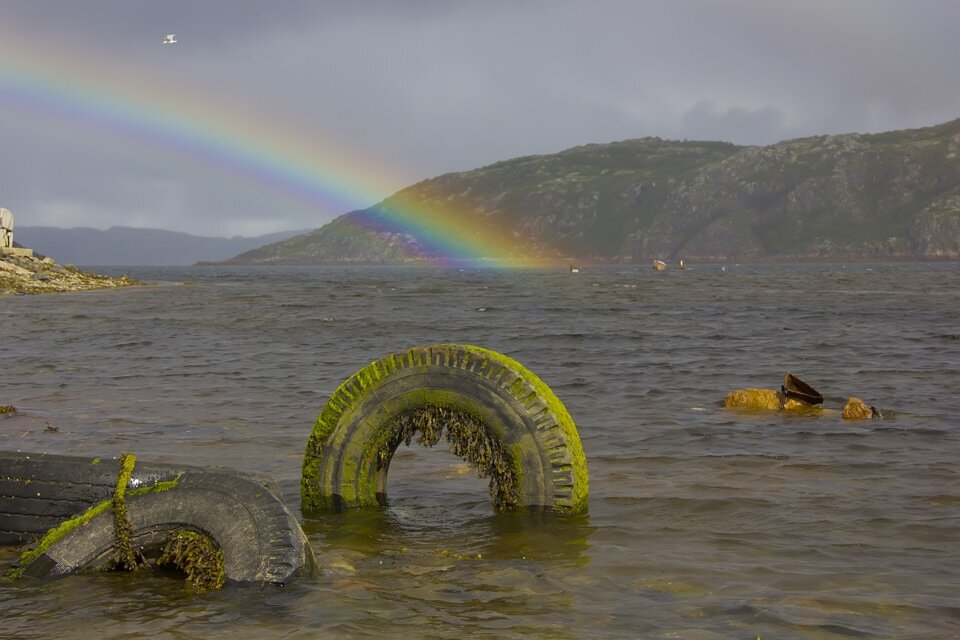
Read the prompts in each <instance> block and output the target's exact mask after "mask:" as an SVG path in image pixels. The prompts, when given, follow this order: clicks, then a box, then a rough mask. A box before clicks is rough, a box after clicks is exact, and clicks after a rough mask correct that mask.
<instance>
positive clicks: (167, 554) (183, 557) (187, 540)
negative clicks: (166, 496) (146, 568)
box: [157, 529, 226, 592]
mask: <svg viewBox="0 0 960 640" xmlns="http://www.w3.org/2000/svg"><path fill="white" fill-rule="evenodd" d="M223 562H224V560H223V551H222V550H221V549H220V547H218V546H217V543H216V542H215V541H214V540H213V539H212V538H210V537H209V536H207V535H206V534H203V533H198V532H196V531H191V530H189V529H177V530H175V531H173V532H172V533H171V534H170V536H169V537H168V538H167V541H166V543H165V544H164V547H163V552H162V553H161V554H160V557H159V558H157V566H158V567H174V568H176V569H179V570H180V571H182V572H183V573H184V574H186V577H187V583H188V584H189V585H190V586H191V587H193V588H194V589H196V590H197V591H201V592H202V591H211V590H215V589H220V588H222V587H223V585H224V583H225V582H226V573H225V571H224V565H223Z"/></svg>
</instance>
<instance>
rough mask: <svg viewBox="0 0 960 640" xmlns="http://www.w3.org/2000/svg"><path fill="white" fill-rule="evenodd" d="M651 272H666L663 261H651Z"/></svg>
mask: <svg viewBox="0 0 960 640" xmlns="http://www.w3.org/2000/svg"><path fill="white" fill-rule="evenodd" d="M653 270H654V271H666V270H667V263H666V262H664V261H663V260H654V261H653Z"/></svg>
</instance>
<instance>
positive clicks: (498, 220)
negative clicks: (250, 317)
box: [229, 119, 960, 264]
mask: <svg viewBox="0 0 960 640" xmlns="http://www.w3.org/2000/svg"><path fill="white" fill-rule="evenodd" d="M410 208H415V209H416V210H430V209H433V210H437V211H440V210H442V211H451V212H457V213H456V214H451V215H460V216H468V217H469V220H466V219H465V220H464V221H465V222H469V224H464V225H463V227H464V228H472V229H480V230H484V229H485V230H487V231H490V230H493V229H495V230H497V231H498V232H499V233H500V234H502V235H503V237H504V238H513V239H515V240H516V242H514V243H512V245H511V246H513V247H519V246H522V247H523V248H522V250H521V251H522V252H523V253H524V254H525V255H526V257H535V258H542V259H554V260H557V261H567V260H576V261H619V262H629V261H646V260H650V259H652V258H660V259H665V260H674V259H676V258H686V259H688V260H696V259H700V260H735V259H742V260H750V259H754V260H785V259H829V258H837V259H851V258H947V259H958V258H960V119H958V120H954V121H952V122H948V123H945V124H942V125H939V126H934V127H927V128H923V129H913V130H904V131H893V132H889V133H882V134H871V135H865V134H847V135H831V136H816V137H812V138H802V139H797V140H789V141H785V142H780V143H778V144H773V145H769V146H762V147H756V146H750V147H743V146H737V145H734V144H728V143H724V142H691V141H668V140H661V139H659V138H644V139H640V140H627V141H623V142H614V143H610V144H591V145H586V146H582V147H575V148H573V149H568V150H566V151H563V152H561V153H557V154H553V155H543V156H528V157H522V158H516V159H513V160H508V161H505V162H499V163H496V164H493V165H490V166H487V167H483V168H480V169H476V170H473V171H465V172H460V173H451V174H447V175H442V176H439V177H437V178H433V179H431V180H425V181H423V182H420V183H418V184H415V185H413V186H411V187H408V188H406V189H403V190H402V191H400V192H398V193H396V194H394V195H393V196H391V197H389V198H387V199H386V200H384V201H383V202H381V203H379V204H377V205H375V206H374V207H371V208H370V209H367V210H362V211H353V212H350V213H348V214H345V215H343V216H340V217H339V218H337V219H336V220H334V221H333V222H331V223H329V224H327V225H326V226H324V227H322V228H320V229H318V230H315V231H312V232H310V233H307V234H304V235H300V236H296V237H294V238H291V239H289V240H286V241H283V242H278V243H274V244H270V245H267V246H264V247H261V248H259V249H255V250H253V251H249V252H247V253H244V254H241V255H239V256H237V257H236V258H233V259H231V260H230V261H229V262H232V263H236V264H320V263H353V262H367V263H391V262H402V261H410V260H411V259H413V260H430V259H432V258H435V257H437V256H436V255H435V254H434V253H431V252H430V251H429V250H428V242H427V241H426V239H425V238H422V237H418V235H417V233H416V232H412V231H410V229H409V228H408V227H404V226H403V225H402V224H399V223H396V222H394V221H396V220H398V218H397V216H394V215H392V212H396V211H403V210H409V209H410ZM513 250H514V251H517V249H513ZM497 257H520V256H515V255H514V256H507V255H503V256H497Z"/></svg>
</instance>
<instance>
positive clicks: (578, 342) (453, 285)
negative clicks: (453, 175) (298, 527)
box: [0, 264, 960, 639]
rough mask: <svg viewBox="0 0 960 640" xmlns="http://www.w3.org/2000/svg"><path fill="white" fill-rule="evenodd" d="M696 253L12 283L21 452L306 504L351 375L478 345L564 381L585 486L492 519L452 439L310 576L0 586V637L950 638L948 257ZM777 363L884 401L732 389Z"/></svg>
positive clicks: (396, 485) (397, 475)
mask: <svg viewBox="0 0 960 640" xmlns="http://www.w3.org/2000/svg"><path fill="white" fill-rule="evenodd" d="M695 267H696V268H695V269H693V270H688V271H684V272H678V271H671V272H666V273H659V274H658V273H653V272H652V271H651V270H649V269H646V268H639V267H638V268H632V267H604V268H596V269H589V268H587V269H583V270H582V271H581V273H579V274H570V273H569V272H568V271H567V270H555V271H510V272H498V271H471V270H464V271H458V270H440V269H390V268H381V269H372V268H371V269H365V268H356V269H343V268H303V269H297V268H289V269H258V270H248V269H225V268H224V269H220V268H206V269H200V268H190V269H162V270H150V269H144V270H142V271H135V272H133V273H131V275H133V276H135V277H139V278H144V279H153V280H168V281H182V280H189V281H192V282H193V283H194V285H193V286H189V287H184V286H177V285H162V286H156V287H149V288H142V289H131V290H124V291H111V292H90V293H83V294H71V295H63V296H42V297H21V298H3V299H0V326H3V327H4V334H3V335H4V337H3V352H2V353H3V360H2V365H0V404H13V405H15V406H16V407H17V408H18V410H19V411H18V413H17V414H16V415H14V416H11V417H7V418H3V417H0V434H2V435H3V437H4V447H5V448H12V449H22V450H33V451H48V452H52V453H70V454H77V455H81V454H82V455H87V454H90V455H101V456H102V455H117V454H119V453H122V452H124V451H133V452H135V453H137V454H138V456H139V457H140V458H141V459H143V460H153V461H158V462H182V463H190V464H201V465H209V464H219V465H226V466H230V467H235V468H240V469H247V470H251V471H258V472H264V473H268V474H270V475H272V476H273V477H275V478H277V479H278V480H279V482H280V484H281V486H282V488H283V490H284V493H285V499H286V502H287V504H289V505H290V506H291V507H292V508H294V509H296V508H297V507H298V503H299V499H298V491H299V468H300V462H301V458H302V454H303V447H304V445H305V443H306V439H307V435H308V433H309V431H310V428H311V426H312V424H313V421H314V420H315V418H316V416H317V414H318V413H319V411H320V409H321V407H322V406H323V404H324V403H325V401H326V398H327V397H328V396H329V395H330V393H332V391H333V390H334V389H336V387H337V386H338V385H339V384H340V383H341V382H342V381H343V380H344V379H346V378H347V377H348V376H349V375H350V374H352V373H353V372H355V371H356V370H358V369H359V368H361V367H362V366H364V365H366V364H368V363H369V362H372V361H373V360H376V359H378V358H380V357H382V356H383V355H385V354H387V353H390V352H392V351H397V350H401V349H404V348H406V347H409V346H413V345H416V344H424V343H430V342H466V343H474V344H480V345H483V346H486V347H489V348H492V349H495V350H498V351H501V352H504V353H506V354H508V355H510V356H511V357H514V358H516V359H518V360H519V361H520V362H522V363H524V364H525V365H527V366H528V367H529V368H530V369H532V370H533V371H535V372H536V373H537V374H538V375H540V376H541V377H542V378H543V379H544V380H545V381H546V382H547V383H548V384H549V385H550V386H551V388H552V389H553V390H554V391H555V392H556V394H557V395H558V396H559V397H560V398H561V399H562V400H563V402H564V403H565V405H566V406H567V408H568V409H569V411H570V413H571V415H572V416H573V418H574V420H575V421H576V423H577V426H578V429H579V431H580V434H581V437H582V440H583V444H584V449H585V452H586V454H587V460H588V464H589V469H590V489H591V494H590V513H589V515H588V516H584V517H583V518H579V519H574V520H557V519H556V518H551V517H548V516H535V515H531V514H528V513H520V514H500V515H497V514H494V513H493V510H492V507H491V503H490V499H489V496H488V493H487V481H486V480H483V479H479V478H477V477H476V475H475V473H474V472H473V471H472V470H471V469H469V468H468V467H466V466H465V465H464V464H463V463H462V462H460V461H459V460H457V459H456V458H454V457H452V455H450V454H449V452H446V451H444V450H443V449H442V448H437V449H432V450H427V449H423V448H421V447H418V446H413V447H410V448H409V449H407V448H401V449H400V450H399V451H398V452H397V455H396V457H395V458H394V460H393V463H392V464H391V468H390V477H389V487H388V489H389V506H388V507H387V508H384V509H381V510H370V511H362V512H358V511H352V512H346V513H340V514H330V515H327V516H325V517H322V518H317V519H314V520H308V521H306V522H305V523H304V528H305V530H306V531H307V533H308V535H309V537H310V541H311V544H312V545H313V547H314V549H315V551H316V554H317V559H318V562H319V564H320V566H321V568H322V571H321V574H320V575H319V576H318V577H317V578H315V579H309V580H299V581H297V582H295V583H292V584H290V585H287V586H284V587H282V588H279V587H252V588H250V587H243V588H239V587H230V588H227V589H225V590H223V591H221V592H218V593H212V594H202V595H195V594H191V593H189V592H187V591H186V590H185V588H184V586H183V585H182V583H181V582H180V581H178V580H176V579H174V578H172V577H171V576H169V575H165V574H150V575H137V576H125V575H116V574H111V575H100V576H74V577H71V578H68V579H64V580H56V581H51V582H35V581H29V580H28V581H22V582H18V583H13V584H10V583H6V584H0V621H2V628H3V634H2V635H4V637H14V638H40V637H43V638H48V637H53V636H57V635H63V636H67V637H84V636H89V637H97V638H103V637H135V636H149V637H161V638H166V637H169V638H187V637H191V638H192V637H208V638H231V639H236V638H248V637H249V638H263V637H284V638H315V637H358V636H361V637H362V636H373V635H376V636H383V635H389V636H390V637H417V638H420V637H437V638H440V637H444V638H446V637H458V638H459V637H471V638H473V637H477V638H494V637H495V638H498V639H501V638H521V637H523V638H527V637H550V638H553V637H560V638H564V637H570V638H579V637H585V636H596V637H645V638H677V637H682V638H708V639H713V638H751V639H752V638H756V636H757V635H758V634H759V635H761V636H762V637H764V638H846V637H851V636H853V637H898V638H921V637H922V638H928V637H935V638H946V637H953V636H956V635H957V633H958V629H960V607H958V606H957V601H956V593H957V592H958V591H960V559H958V554H957V553H956V549H957V548H960V446H958V441H960V434H958V430H957V426H956V418H955V416H956V415H957V414H958V412H960V393H957V391H960V388H958V386H957V383H956V381H957V380H960V375H958V374H960V340H958V338H957V336H958V329H957V323H956V317H957V316H956V309H958V308H960V269H958V268H957V266H956V265H954V264H892V265H885V264H875V265H846V266H843V265H803V266H796V265H766V266H760V265H756V266H734V265H728V266H727V269H726V270H725V271H724V270H721V269H720V268H719V266H711V265H703V266H701V265H695ZM787 370H790V371H793V372H794V373H796V374H798V375H799V376H800V377H801V378H803V379H804V380H805V381H807V382H809V383H810V384H812V385H813V386H814V387H816V388H817V389H818V390H819V391H821V392H823V393H824V395H825V396H826V404H827V405H829V406H831V407H834V408H839V407H840V406H842V403H843V402H844V401H845V399H846V398H847V397H848V396H851V395H856V396H858V397H861V398H863V399H864V400H865V401H866V402H867V403H868V404H872V405H875V406H877V407H878V408H880V409H881V411H882V412H883V413H884V415H885V416H886V419H884V420H882V421H872V422H862V423H845V422H843V421H841V420H840V419H839V418H838V417H836V416H826V417H822V418H814V417H810V416H781V415H776V414H755V413H753V414H752V413H741V412H735V411H726V410H723V409H721V408H720V407H719V403H720V401H721V400H722V398H723V396H724V395H725V394H726V392H727V391H729V390H730V389H733V388H737V387H771V388H775V387H777V386H779V384H780V381H781V380H782V377H783V373H784V371H787ZM48 427H51V428H52V429H56V430H55V431H54V430H52V429H48ZM0 554H6V556H3V555H0V559H2V558H3V557H9V555H10V550H9V549H3V550H0Z"/></svg>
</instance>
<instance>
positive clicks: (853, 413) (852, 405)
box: [841, 397, 876, 420]
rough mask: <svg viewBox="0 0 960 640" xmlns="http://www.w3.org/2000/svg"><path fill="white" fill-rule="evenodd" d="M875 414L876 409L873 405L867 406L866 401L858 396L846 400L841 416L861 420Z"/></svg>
mask: <svg viewBox="0 0 960 640" xmlns="http://www.w3.org/2000/svg"><path fill="white" fill-rule="evenodd" d="M875 414H876V410H875V409H874V408H873V407H868V406H867V403H866V402H864V401H863V400H861V399H860V398H854V397H851V398H849V399H848V400H847V404H846V405H844V407H843V414H841V415H842V416H843V419H844V420H863V419H865V418H872V417H873V416H874V415H875Z"/></svg>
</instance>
